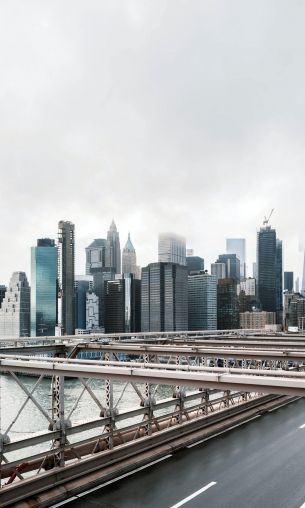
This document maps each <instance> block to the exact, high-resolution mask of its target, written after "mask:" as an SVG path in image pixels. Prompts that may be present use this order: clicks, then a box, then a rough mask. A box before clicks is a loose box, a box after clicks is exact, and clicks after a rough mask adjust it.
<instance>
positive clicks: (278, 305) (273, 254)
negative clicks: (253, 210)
mask: <svg viewBox="0 0 305 508" xmlns="http://www.w3.org/2000/svg"><path fill="white" fill-rule="evenodd" d="M257 268H258V285H257V288H258V298H259V301H260V305H261V309H262V310H265V311H267V312H276V313H277V323H279V324H281V322H282V312H283V295H282V293H283V252H282V242H281V241H280V240H278V239H277V238H276V231H275V229H272V228H271V226H264V227H262V228H261V229H260V231H259V232H258V233H257Z"/></svg>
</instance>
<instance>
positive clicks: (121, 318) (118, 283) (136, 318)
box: [105, 273, 141, 333]
mask: <svg viewBox="0 0 305 508" xmlns="http://www.w3.org/2000/svg"><path fill="white" fill-rule="evenodd" d="M105 286H106V293H105V307H106V312H105V331H106V333H133V332H140V331H141V281H140V280H138V279H135V278H134V275H133V274H132V273H123V274H122V276H121V277H120V278H116V279H115V280H111V281H107V282H106V283H105Z"/></svg>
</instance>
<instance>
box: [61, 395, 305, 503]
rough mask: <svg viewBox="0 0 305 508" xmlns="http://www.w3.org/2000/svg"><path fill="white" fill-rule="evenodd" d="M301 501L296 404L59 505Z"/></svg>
mask: <svg viewBox="0 0 305 508" xmlns="http://www.w3.org/2000/svg"><path fill="white" fill-rule="evenodd" d="M300 427H303V428H300ZM304 503H305V400H303V399H302V400H300V401H297V402H295V403H293V404H291V405H289V406H286V407H283V408H280V409H277V410H276V411H273V412H272V413H268V414H265V415H264V416H262V417H260V418H258V419H256V420H253V421H252V422H250V423H248V424H246V425H244V426H242V427H239V428H236V429H234V430H232V431H230V432H229V433H226V434H223V435H222V436H219V437H217V438H215V439H213V440H210V441H207V442H205V443H202V444H199V445H197V446H194V447H192V448H190V449H185V450H183V451H180V452H178V453H176V454H174V455H172V456H170V457H168V458H166V459H165V460H163V461H160V462H158V463H157V464H155V465H152V466H151V467H148V468H146V469H143V470H141V471H139V472H136V473H134V474H132V475H131V476H128V477H126V478H124V479H122V480H119V481H117V482H114V483H111V484H110V485H108V486H105V487H102V488H101V487H99V488H98V489H96V490H94V491H93V492H91V493H89V494H87V495H82V496H78V499H77V500H72V501H70V502H69V503H67V502H66V503H65V506H67V507H68V508H90V507H92V508H93V507H101V508H106V507H107V508H180V506H185V507H186V508H228V507H230V508H231V507H232V508H300V507H302V505H303V504H304ZM303 508H305V504H304V507H303Z"/></svg>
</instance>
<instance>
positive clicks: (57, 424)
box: [49, 376, 71, 467]
mask: <svg viewBox="0 0 305 508" xmlns="http://www.w3.org/2000/svg"><path fill="white" fill-rule="evenodd" d="M52 420H53V422H54V424H53V428H52V429H51V428H50V427H51V425H50V426H49V429H50V430H59V431H60V438H59V439H56V440H55V441H54V448H61V447H64V446H65V445H66V443H67V438H66V427H68V426H71V424H70V422H69V421H68V420H67V421H66V420H65V378H64V376H54V377H53V379H52ZM55 463H56V465H57V466H61V467H62V466H64V465H65V452H64V450H61V451H60V452H59V453H58V454H56V455H55Z"/></svg>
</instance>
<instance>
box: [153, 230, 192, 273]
mask: <svg viewBox="0 0 305 508" xmlns="http://www.w3.org/2000/svg"><path fill="white" fill-rule="evenodd" d="M158 261H159V263H177V264H179V265H184V266H185V265H186V246H185V238H184V237H183V236H179V235H176V234H174V233H160V234H159V241H158Z"/></svg>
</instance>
